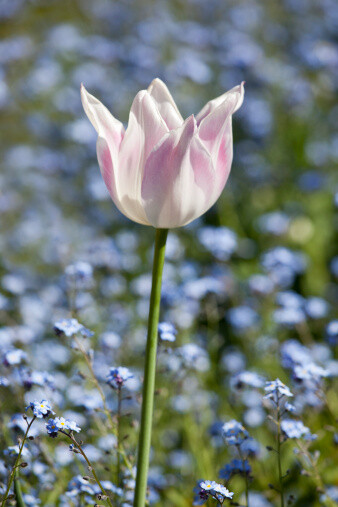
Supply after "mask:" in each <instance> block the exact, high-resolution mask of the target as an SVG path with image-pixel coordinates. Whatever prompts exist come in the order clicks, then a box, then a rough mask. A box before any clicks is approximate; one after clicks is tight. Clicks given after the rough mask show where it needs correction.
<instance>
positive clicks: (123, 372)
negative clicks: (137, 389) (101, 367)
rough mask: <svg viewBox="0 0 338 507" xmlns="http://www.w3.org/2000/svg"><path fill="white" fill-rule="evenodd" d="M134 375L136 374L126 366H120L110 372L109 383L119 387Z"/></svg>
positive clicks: (115, 387) (116, 387)
mask: <svg viewBox="0 0 338 507" xmlns="http://www.w3.org/2000/svg"><path fill="white" fill-rule="evenodd" d="M133 377H134V375H133V374H132V373H131V372H130V371H129V370H128V368H125V367H124V366H118V367H117V368H111V369H110V372H109V374H108V376H107V384H109V385H110V386H111V387H113V388H114V389H119V388H121V387H122V386H123V385H124V384H125V382H126V381H127V380H129V379H131V378H133Z"/></svg>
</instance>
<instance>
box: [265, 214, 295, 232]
mask: <svg viewBox="0 0 338 507" xmlns="http://www.w3.org/2000/svg"><path fill="white" fill-rule="evenodd" d="M289 224H290V219H289V217H288V216H287V215H286V214H285V213H281V212H280V211H274V212H272V213H266V214H265V215H262V216H260V217H259V219H258V226H259V229H260V230H261V231H262V232H264V233H268V234H274V235H275V236H280V235H282V234H284V233H286V232H287V230H288V227H289Z"/></svg>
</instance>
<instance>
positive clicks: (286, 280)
mask: <svg viewBox="0 0 338 507" xmlns="http://www.w3.org/2000/svg"><path fill="white" fill-rule="evenodd" d="M262 265H263V267H264V268H265V269H266V270H267V272H268V273H269V274H270V275H271V278H272V280H273V281H274V282H275V283H277V284H278V285H280V286H281V287H289V286H290V285H291V284H292V283H293V281H294V279H295V277H296V276H297V275H299V274H301V273H303V271H304V270H305V266H306V261H305V257H304V256H303V255H302V254H301V253H299V252H293V251H292V250H289V249H288V248H285V247H281V246H279V247H276V248H273V249H272V250H269V251H268V252H266V253H265V254H264V255H263V256H262Z"/></svg>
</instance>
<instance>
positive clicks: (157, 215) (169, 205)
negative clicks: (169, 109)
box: [142, 116, 215, 228]
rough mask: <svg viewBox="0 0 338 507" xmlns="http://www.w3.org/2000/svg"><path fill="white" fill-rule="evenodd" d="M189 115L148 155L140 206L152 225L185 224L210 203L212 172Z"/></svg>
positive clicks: (212, 186)
mask: <svg viewBox="0 0 338 507" xmlns="http://www.w3.org/2000/svg"><path fill="white" fill-rule="evenodd" d="M196 127H197V126H196V121H195V119H194V117H193V116H190V117H189V118H188V119H187V120H186V121H185V122H184V124H183V125H182V126H181V127H180V128H178V129H176V130H173V131H171V132H170V133H169V134H167V135H166V136H165V138H164V139H163V140H162V141H161V142H160V143H159V144H158V145H157V146H156V147H155V149H154V150H153V151H152V152H151V154H150V155H149V157H148V159H147V161H146V165H145V172H144V177H143V182H142V200H143V206H144V209H145V212H146V215H147V217H148V220H149V222H150V223H151V224H152V225H153V226H154V227H160V228H172V227H180V226H182V225H186V224H188V223H189V222H191V221H192V220H194V219H195V218H197V217H199V216H200V215H202V214H203V213H204V212H205V211H206V210H207V209H208V208H209V207H210V206H211V205H212V204H213V203H210V197H212V195H213V189H214V179H215V173H214V168H213V165H212V161H211V159H210V156H209V154H208V152H207V150H206V149H205V148H204V146H203V144H202V143H201V141H200V140H199V139H198V137H197V128H196Z"/></svg>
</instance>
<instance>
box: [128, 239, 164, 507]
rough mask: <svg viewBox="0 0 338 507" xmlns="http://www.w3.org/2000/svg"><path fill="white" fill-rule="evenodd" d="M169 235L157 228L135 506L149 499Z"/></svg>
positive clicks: (139, 506) (142, 504)
mask: <svg viewBox="0 0 338 507" xmlns="http://www.w3.org/2000/svg"><path fill="white" fill-rule="evenodd" d="M167 236H168V229H156V236H155V252H154V261H153V274H152V286H151V295H150V306H149V318H148V335H147V346H146V357H145V365H144V381H143V397H142V412H141V426H140V434H139V446H138V458H137V475H136V486H135V496H134V507H144V505H145V501H146V492H147V478H148V469H149V453H150V445H151V429H152V419H153V408H154V390H155V373H156V353H157V341H158V322H159V316H160V302H161V285H162V272H163V265H164V256H165V245H166V241H167Z"/></svg>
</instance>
